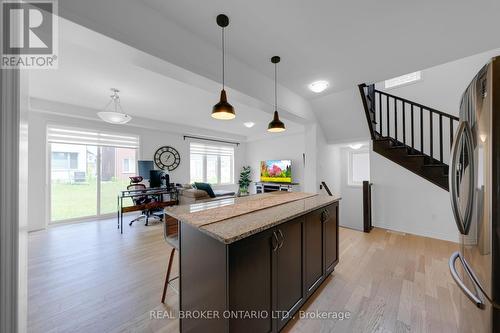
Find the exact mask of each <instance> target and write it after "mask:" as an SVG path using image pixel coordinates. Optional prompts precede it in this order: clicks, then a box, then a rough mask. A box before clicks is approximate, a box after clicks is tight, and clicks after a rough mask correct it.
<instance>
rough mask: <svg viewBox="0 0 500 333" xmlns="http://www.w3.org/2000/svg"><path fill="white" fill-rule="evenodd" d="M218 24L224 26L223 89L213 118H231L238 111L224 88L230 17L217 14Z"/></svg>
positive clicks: (214, 108) (213, 112)
mask: <svg viewBox="0 0 500 333" xmlns="http://www.w3.org/2000/svg"><path fill="white" fill-rule="evenodd" d="M217 25H218V26H219V27H221V28H222V90H221V92H220V100H219V103H217V104H215V105H214V107H213V109H212V118H215V119H220V120H230V119H234V118H235V117H236V113H235V112H234V108H233V106H232V105H231V104H229V103H228V102H227V96H226V90H224V83H225V81H224V79H225V72H224V69H225V68H224V51H225V50H224V28H225V27H227V26H228V25H229V17H227V15H224V14H219V15H217Z"/></svg>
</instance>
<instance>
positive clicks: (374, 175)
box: [370, 151, 458, 242]
mask: <svg viewBox="0 0 500 333" xmlns="http://www.w3.org/2000/svg"><path fill="white" fill-rule="evenodd" d="M370 176H371V182H372V183H373V187H372V224H373V225H374V226H376V227H381V228H386V229H391V230H396V231H401V232H407V233H411V234H415V235H421V236H427V237H432V238H438V239H444V240H449V241H453V242H457V241H458V230H457V227H456V225H455V222H454V219H453V214H452V212H451V205H450V198H449V193H448V192H447V191H445V190H443V189H441V188H439V187H437V186H436V185H434V184H432V183H431V182H429V181H427V180H425V179H424V178H422V177H420V176H417V175H415V174H414V173H412V172H411V171H408V170H406V169H405V168H403V167H401V166H400V165H398V164H396V163H394V162H392V161H390V160H388V159H387V158H385V157H383V156H382V155H379V154H377V153H375V152H373V151H371V152H370Z"/></svg>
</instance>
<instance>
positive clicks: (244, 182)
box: [238, 166, 252, 195]
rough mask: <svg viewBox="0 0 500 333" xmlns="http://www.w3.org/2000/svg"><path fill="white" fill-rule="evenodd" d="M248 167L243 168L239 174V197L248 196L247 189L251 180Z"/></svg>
mask: <svg viewBox="0 0 500 333" xmlns="http://www.w3.org/2000/svg"><path fill="white" fill-rule="evenodd" d="M250 172H251V169H250V166H244V167H243V169H242V170H241V172H240V180H239V181H238V184H239V185H240V189H239V194H240V195H248V194H249V193H248V187H249V186H250V183H251V182H252V180H251V179H250Z"/></svg>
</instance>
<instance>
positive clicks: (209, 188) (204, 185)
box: [194, 183, 215, 198]
mask: <svg viewBox="0 0 500 333" xmlns="http://www.w3.org/2000/svg"><path fill="white" fill-rule="evenodd" d="M194 185H195V186H196V188H197V189H198V190H203V191H205V192H207V194H208V196H209V197H210V198H215V193H214V190H212V186H210V184H208V183H194Z"/></svg>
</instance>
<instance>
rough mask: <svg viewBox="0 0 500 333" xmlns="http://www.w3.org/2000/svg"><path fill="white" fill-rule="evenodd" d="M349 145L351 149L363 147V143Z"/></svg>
mask: <svg viewBox="0 0 500 333" xmlns="http://www.w3.org/2000/svg"><path fill="white" fill-rule="evenodd" d="M349 147H351V149H354V150H358V149H359V148H361V147H363V144H362V143H353V144H350V145H349Z"/></svg>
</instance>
